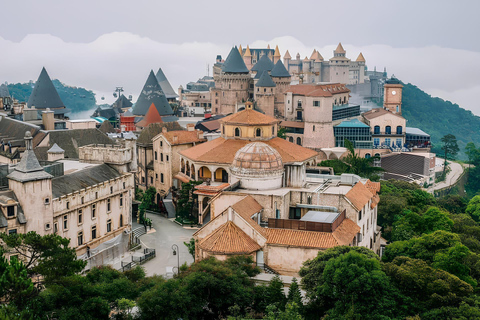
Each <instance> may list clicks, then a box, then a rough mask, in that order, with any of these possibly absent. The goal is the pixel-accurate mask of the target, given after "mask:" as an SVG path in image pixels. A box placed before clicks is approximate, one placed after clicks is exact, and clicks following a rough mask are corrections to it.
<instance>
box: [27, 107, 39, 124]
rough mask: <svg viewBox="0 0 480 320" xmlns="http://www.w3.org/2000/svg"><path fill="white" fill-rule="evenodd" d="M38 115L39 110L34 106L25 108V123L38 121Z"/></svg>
mask: <svg viewBox="0 0 480 320" xmlns="http://www.w3.org/2000/svg"><path fill="white" fill-rule="evenodd" d="M37 114H38V113H37V109H35V107H34V106H32V107H31V108H28V107H27V108H23V121H32V120H37Z"/></svg>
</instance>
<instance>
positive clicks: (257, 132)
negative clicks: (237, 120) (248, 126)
mask: <svg viewBox="0 0 480 320" xmlns="http://www.w3.org/2000/svg"><path fill="white" fill-rule="evenodd" d="M255 136H257V137H261V136H262V129H260V128H257V129H256V130H255Z"/></svg>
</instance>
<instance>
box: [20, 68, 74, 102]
mask: <svg viewBox="0 0 480 320" xmlns="http://www.w3.org/2000/svg"><path fill="white" fill-rule="evenodd" d="M27 106H28V107H29V108H31V107H32V106H35V108H36V109H47V108H50V109H60V108H65V105H64V104H63V102H62V99H60V96H59V95H58V92H57V89H55V87H54V85H53V83H52V80H51V79H50V76H49V75H48V73H47V70H45V68H42V72H40V76H39V77H38V80H37V82H35V87H34V88H33V91H32V94H31V95H30V98H28V102H27Z"/></svg>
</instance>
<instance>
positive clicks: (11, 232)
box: [8, 229, 17, 234]
mask: <svg viewBox="0 0 480 320" xmlns="http://www.w3.org/2000/svg"><path fill="white" fill-rule="evenodd" d="M8 234H17V229H11V230H8Z"/></svg>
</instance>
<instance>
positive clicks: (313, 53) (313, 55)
mask: <svg viewBox="0 0 480 320" xmlns="http://www.w3.org/2000/svg"><path fill="white" fill-rule="evenodd" d="M316 53H317V50H315V49H313V52H312V55H311V56H310V60H315V56H316Z"/></svg>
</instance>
